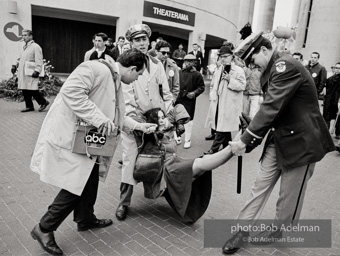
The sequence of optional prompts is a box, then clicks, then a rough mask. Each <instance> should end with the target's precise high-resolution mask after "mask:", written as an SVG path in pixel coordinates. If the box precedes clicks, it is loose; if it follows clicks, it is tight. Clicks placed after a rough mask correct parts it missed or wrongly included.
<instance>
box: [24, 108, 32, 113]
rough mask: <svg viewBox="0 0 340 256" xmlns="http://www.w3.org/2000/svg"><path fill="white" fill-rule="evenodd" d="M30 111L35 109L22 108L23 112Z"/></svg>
mask: <svg viewBox="0 0 340 256" xmlns="http://www.w3.org/2000/svg"><path fill="white" fill-rule="evenodd" d="M30 111H34V108H25V109H23V110H21V112H23V113H25V112H30Z"/></svg>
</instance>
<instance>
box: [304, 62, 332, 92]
mask: <svg viewBox="0 0 340 256" xmlns="http://www.w3.org/2000/svg"><path fill="white" fill-rule="evenodd" d="M306 68H307V69H308V71H309V73H310V74H311V76H312V77H313V80H314V83H315V86H316V90H317V92H318V94H319V93H321V92H322V89H323V88H324V87H325V86H326V80H327V71H326V69H325V67H324V66H322V65H320V63H317V64H315V65H314V66H311V65H310V64H309V65H308V66H306Z"/></svg>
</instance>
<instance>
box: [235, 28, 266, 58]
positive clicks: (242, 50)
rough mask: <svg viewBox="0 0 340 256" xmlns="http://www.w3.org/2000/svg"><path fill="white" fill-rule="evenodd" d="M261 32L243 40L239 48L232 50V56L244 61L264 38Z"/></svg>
mask: <svg viewBox="0 0 340 256" xmlns="http://www.w3.org/2000/svg"><path fill="white" fill-rule="evenodd" d="M262 34H263V32H260V33H258V34H252V35H250V36H248V37H247V38H246V39H244V40H243V41H242V42H241V43H240V45H239V46H237V48H236V49H235V50H234V55H235V56H237V57H239V58H241V59H242V60H244V61H246V60H247V59H248V58H249V57H250V56H251V54H252V52H253V51H254V50H255V48H256V47H257V46H258V45H259V44H260V43H261V42H262V40H263V39H264V37H263V36H262Z"/></svg>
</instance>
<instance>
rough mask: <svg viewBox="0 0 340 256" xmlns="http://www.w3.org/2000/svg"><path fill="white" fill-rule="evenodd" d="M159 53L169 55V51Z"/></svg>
mask: <svg viewBox="0 0 340 256" xmlns="http://www.w3.org/2000/svg"><path fill="white" fill-rule="evenodd" d="M160 53H162V54H163V55H165V54H167V55H169V54H170V52H160Z"/></svg>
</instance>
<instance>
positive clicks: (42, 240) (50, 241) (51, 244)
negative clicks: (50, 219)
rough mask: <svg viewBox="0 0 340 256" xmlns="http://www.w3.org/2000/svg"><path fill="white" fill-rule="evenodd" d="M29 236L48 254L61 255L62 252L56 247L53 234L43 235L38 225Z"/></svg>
mask: <svg viewBox="0 0 340 256" xmlns="http://www.w3.org/2000/svg"><path fill="white" fill-rule="evenodd" d="M31 236H32V238H33V239H34V240H37V241H38V242H39V244H40V245H41V247H42V248H43V249H44V250H45V251H46V252H48V253H50V254H53V255H63V251H62V250H61V249H60V247H59V246H58V245H57V243H56V241H55V239H54V234H53V232H49V233H43V232H42V231H41V229H40V227H39V224H37V225H35V227H34V228H33V229H32V231H31Z"/></svg>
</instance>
